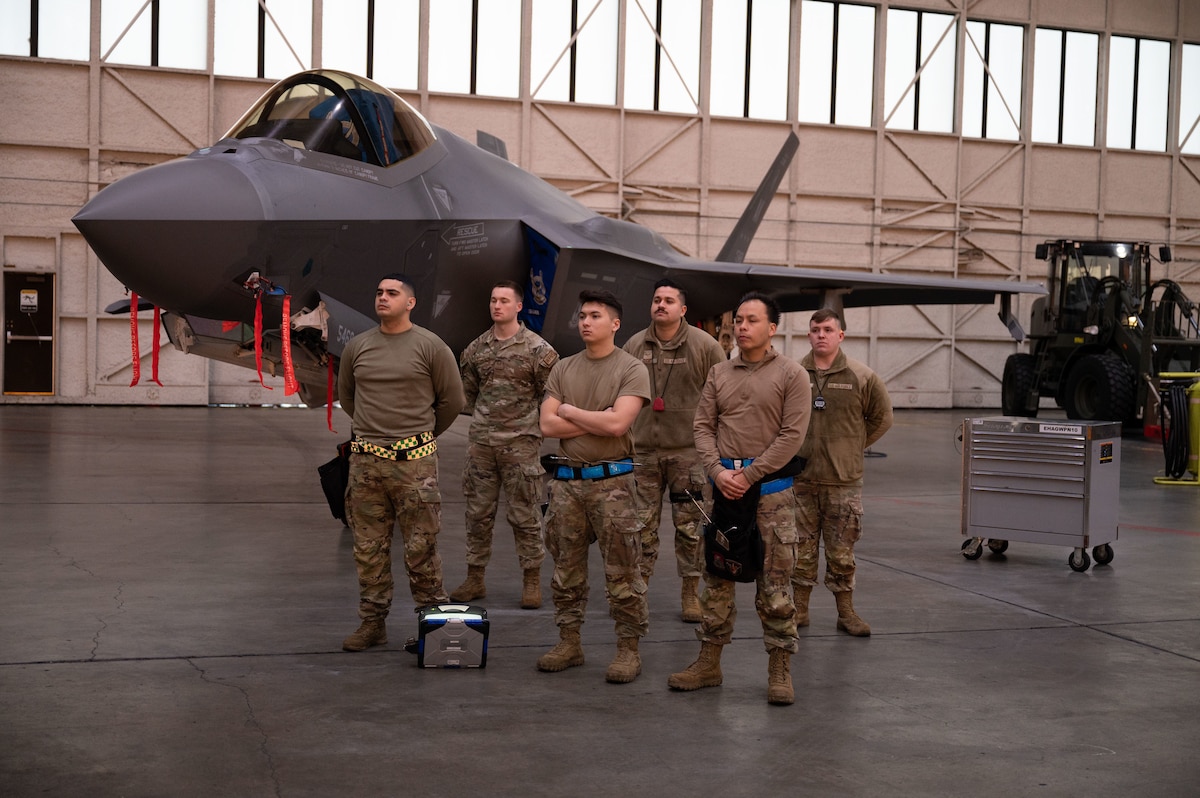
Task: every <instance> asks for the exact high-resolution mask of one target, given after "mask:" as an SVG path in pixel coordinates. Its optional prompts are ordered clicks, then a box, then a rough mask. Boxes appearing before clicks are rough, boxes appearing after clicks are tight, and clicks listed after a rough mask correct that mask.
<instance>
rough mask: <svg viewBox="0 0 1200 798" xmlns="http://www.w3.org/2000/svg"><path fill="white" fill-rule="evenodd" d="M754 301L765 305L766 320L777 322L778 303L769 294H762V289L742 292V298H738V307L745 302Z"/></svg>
mask: <svg viewBox="0 0 1200 798" xmlns="http://www.w3.org/2000/svg"><path fill="white" fill-rule="evenodd" d="M754 301H758V302H761V303H763V304H764V305H766V308H767V321H769V322H771V323H772V324H776V325H777V324H779V303H778V302H776V301H775V298H774V297H772V296H771V295H769V294H764V293H763V292H762V291H751V292H750V293H748V294H743V295H742V298H741V299H739V300H738V307H739V308H740V307H741V306H742V305H744V304H746V303H747V302H754Z"/></svg>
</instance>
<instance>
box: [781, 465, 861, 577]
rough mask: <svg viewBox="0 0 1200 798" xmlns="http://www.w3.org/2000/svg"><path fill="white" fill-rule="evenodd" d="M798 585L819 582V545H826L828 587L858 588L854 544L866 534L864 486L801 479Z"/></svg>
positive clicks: (797, 485)
mask: <svg viewBox="0 0 1200 798" xmlns="http://www.w3.org/2000/svg"><path fill="white" fill-rule="evenodd" d="M794 491H795V494H796V530H797V532H798V533H799V537H800V543H799V546H798V547H797V549H796V571H795V573H794V574H792V582H793V583H794V584H796V585H808V586H809V587H812V586H813V585H816V584H817V568H818V566H819V565H820V563H819V560H818V558H819V556H820V552H819V551H818V546H819V545H820V544H821V543H822V542H823V543H824V544H825V587H827V588H829V589H830V590H831V591H832V592H834V593H841V592H844V591H847V590H853V589H854V544H855V543H857V542H858V539H859V538H861V537H862V515H863V508H862V487H861V486H858V485H812V484H808V483H802V482H797V483H796V487H795V488H794Z"/></svg>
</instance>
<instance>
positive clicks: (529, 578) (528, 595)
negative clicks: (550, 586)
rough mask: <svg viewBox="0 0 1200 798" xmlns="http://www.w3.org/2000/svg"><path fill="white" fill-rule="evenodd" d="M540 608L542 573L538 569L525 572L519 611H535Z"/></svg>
mask: <svg viewBox="0 0 1200 798" xmlns="http://www.w3.org/2000/svg"><path fill="white" fill-rule="evenodd" d="M540 606H542V572H541V570H540V569H538V568H529V569H526V571H525V582H524V584H523V585H522V586H521V609H523V610H536V609H537V608H538V607H540Z"/></svg>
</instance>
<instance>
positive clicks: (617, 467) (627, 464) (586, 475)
mask: <svg viewBox="0 0 1200 798" xmlns="http://www.w3.org/2000/svg"><path fill="white" fill-rule="evenodd" d="M630 473H633V458H631V457H627V458H625V459H624V460H617V461H615V462H611V463H597V464H596V465H585V466H580V467H578V468H576V467H575V466H567V465H560V466H556V467H555V469H554V478H555V479H604V478H605V477H617V476H620V475H621V474H630Z"/></svg>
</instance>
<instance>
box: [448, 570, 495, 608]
mask: <svg viewBox="0 0 1200 798" xmlns="http://www.w3.org/2000/svg"><path fill="white" fill-rule="evenodd" d="M486 595H487V588H485V587H484V586H483V566H482V565H468V566H467V580H466V581H465V582H463V583H462V584H461V585H459V586H458V587H456V588H454V590H453V591H451V593H450V600H451V601H460V602H462V601H474V600H475V599H481V598H483V597H484V596H486Z"/></svg>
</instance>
